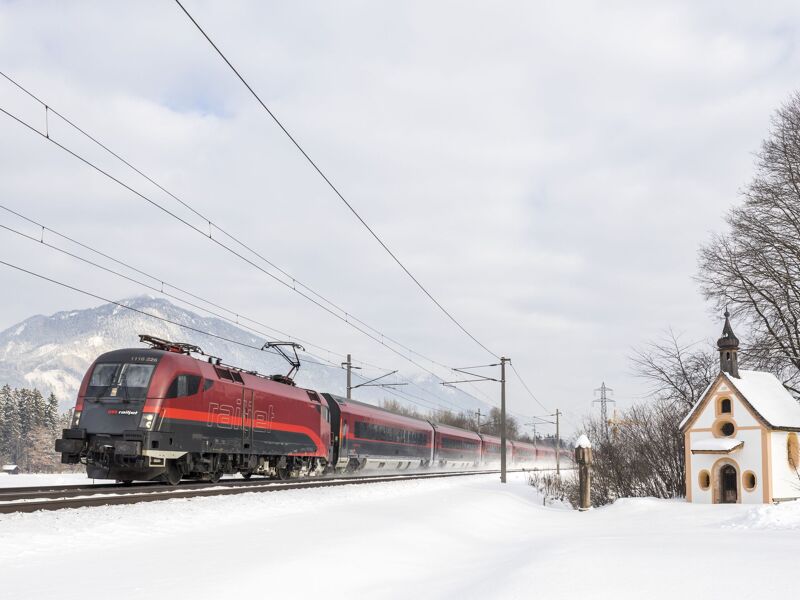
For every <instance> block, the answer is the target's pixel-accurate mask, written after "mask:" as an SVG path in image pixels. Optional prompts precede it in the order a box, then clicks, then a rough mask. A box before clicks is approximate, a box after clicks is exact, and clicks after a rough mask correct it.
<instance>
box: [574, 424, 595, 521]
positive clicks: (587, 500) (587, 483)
mask: <svg viewBox="0 0 800 600" xmlns="http://www.w3.org/2000/svg"><path fill="white" fill-rule="evenodd" d="M575 462H576V463H577V464H578V483H579V487H580V503H579V506H578V510H589V509H590V508H591V507H592V443H591V442H590V441H589V438H587V437H586V436H585V435H582V436H580V437H579V438H578V441H576V442H575Z"/></svg>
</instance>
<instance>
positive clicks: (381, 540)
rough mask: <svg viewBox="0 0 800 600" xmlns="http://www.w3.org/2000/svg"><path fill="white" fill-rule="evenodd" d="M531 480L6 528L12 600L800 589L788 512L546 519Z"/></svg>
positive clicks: (632, 507) (351, 489) (674, 510)
mask: <svg viewBox="0 0 800 600" xmlns="http://www.w3.org/2000/svg"><path fill="white" fill-rule="evenodd" d="M526 477H527V476H526V474H524V473H512V474H509V483H508V484H507V485H505V486H503V485H501V484H500V483H499V481H498V477H497V476H496V475H476V476H470V477H457V478H450V479H433V480H418V481H407V482H394V483H384V484H369V485H354V486H344V487H338V488H327V489H306V490H292V491H284V492H276V493H252V494H243V495H238V496H221V497H216V498H200V499H193V500H170V501H167V502H156V503H151V504H137V505H131V506H110V507H101V508H85V509H78V510H64V511H56V512H47V513H33V514H18V515H2V516H0V540H2V542H1V543H0V570H2V584H1V585H2V590H3V596H4V597H8V598H26V599H38V598H59V600H69V599H72V598H75V599H80V600H86V599H87V598H95V597H113V598H114V600H124V599H127V598H131V599H133V598H135V599H137V600H140V599H141V598H154V599H161V598H164V599H168V598H192V600H205V599H214V600H218V599H219V598H229V597H237V596H240V595H245V596H246V597H269V598H292V599H293V600H294V599H305V598H313V599H317V598H320V597H324V598H326V599H333V600H335V599H338V598H348V599H353V598H370V600H378V599H382V598H398V599H399V598H402V599H404V600H406V599H408V598H424V599H425V600H428V599H438V598H458V599H459V600H468V599H472V598H476V599H477V598H480V599H481V600H485V599H487V598H499V599H503V600H505V599H516V598H520V599H522V598H525V599H529V598H555V599H558V598H592V599H593V600H602V599H606V598H608V599H611V598H613V599H614V600H625V599H627V598H631V599H633V598H636V599H640V598H647V599H648V600H661V599H664V600H667V599H669V600H674V599H675V598H682V597H687V596H688V597H693V598H694V597H704V598H723V597H737V598H764V597H770V596H772V595H773V594H775V595H777V594H782V595H785V591H786V590H790V589H794V587H795V579H796V575H795V574H796V555H797V550H798V547H800V542H799V541H798V537H797V532H796V531H794V529H795V527H796V525H795V524H796V523H797V522H800V517H797V519H795V517H794V516H792V517H791V520H789V515H790V513H791V514H794V512H793V511H794V510H796V509H795V508H793V507H790V505H789V504H786V505H781V506H777V507H773V506H768V507H761V509H762V510H763V511H764V513H763V515H762V516H761V517H759V519H760V520H759V519H755V520H754V517H753V516H752V515H751V514H750V511H752V510H753V508H752V507H747V506H743V505H724V506H722V505H718V506H712V505H694V504H689V503H686V502H683V501H677V500H676V501H664V500H656V499H653V498H643V499H635V500H621V501H618V502H617V503H615V504H614V505H612V506H610V507H606V508H601V509H599V510H594V511H589V512H586V513H579V512H577V511H572V510H564V509H559V508H549V507H543V506H542V502H541V497H540V496H538V495H537V493H536V491H535V490H534V489H533V488H532V487H531V486H529V485H527V484H526V483H525V480H526ZM793 506H796V507H800V503H798V504H796V505H793ZM774 511H777V512H774ZM784 512H785V513H786V515H784V516H780V515H781V514H783V513H784ZM780 519H785V521H783V522H784V524H785V525H784V526H778V525H777V523H779V522H780ZM748 520H749V521H748ZM742 522H744V523H748V522H750V524H751V526H750V527H742V526H740V525H741V523H742ZM766 523H772V525H770V527H769V531H764V530H763V529H766V528H767V527H763V526H762V525H764V524H766ZM576 565H581V571H580V575H579V576H576V575H577V574H578V571H576ZM151 567H152V568H151ZM721 573H733V574H737V573H739V574H741V573H747V574H748V576H747V577H736V576H734V577H722V576H720V574H721Z"/></svg>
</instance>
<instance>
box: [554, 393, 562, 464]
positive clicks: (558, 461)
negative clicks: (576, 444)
mask: <svg viewBox="0 0 800 600" xmlns="http://www.w3.org/2000/svg"><path fill="white" fill-rule="evenodd" d="M555 416H556V475H557V476H559V477H560V476H561V426H560V422H561V421H560V416H561V411H560V410H558V409H556V415H555Z"/></svg>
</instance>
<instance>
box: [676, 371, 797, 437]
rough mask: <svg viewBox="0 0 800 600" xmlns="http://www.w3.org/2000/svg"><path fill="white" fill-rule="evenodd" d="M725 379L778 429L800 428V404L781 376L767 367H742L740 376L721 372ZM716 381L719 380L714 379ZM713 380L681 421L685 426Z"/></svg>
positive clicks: (704, 397) (763, 417)
mask: <svg viewBox="0 0 800 600" xmlns="http://www.w3.org/2000/svg"><path fill="white" fill-rule="evenodd" d="M719 377H724V378H725V381H726V382H727V383H728V384H729V385H730V386H731V387H732V388H734V389H735V390H736V391H737V392H739V394H740V395H741V396H742V397H743V398H744V400H745V401H746V402H747V403H748V404H749V405H750V406H751V407H752V408H753V410H754V411H755V412H756V413H758V415H759V416H760V417H761V418H762V419H763V420H764V421H765V422H766V423H767V425H769V426H770V427H773V428H775V429H800V404H798V402H797V400H795V399H794V397H793V396H792V395H791V394H790V393H789V392H788V391H787V390H786V388H785V387H783V384H782V383H781V382H780V380H779V379H778V378H777V377H775V375H773V374H772V373H767V372H764V371H745V370H742V371H739V377H731V376H730V375H728V374H727V373H720V374H719ZM715 382H716V381H715ZM712 387H714V386H713V384H712V385H710V386H708V388H706V390H705V391H704V392H703V394H702V396H700V399H699V400H698V401H697V402H696V403H695V405H694V406H693V407H692V410H690V411H689V414H687V415H686V417H684V419H683V421H681V424H680V426H679V427H680V428H681V429H683V428H684V427H685V426H686V425H687V424H688V423H689V422H690V421H691V420H692V417H693V416H694V415H695V414H696V413H697V412H698V410H699V409H700V407H701V406H703V404H704V401H705V399H706V396H707V395H708V393H709V391H710V390H711V388H712Z"/></svg>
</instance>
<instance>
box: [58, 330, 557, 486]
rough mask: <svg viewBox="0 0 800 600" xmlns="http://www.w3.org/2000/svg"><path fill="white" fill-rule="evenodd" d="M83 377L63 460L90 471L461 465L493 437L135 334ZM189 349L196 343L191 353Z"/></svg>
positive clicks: (277, 472) (496, 458)
mask: <svg viewBox="0 0 800 600" xmlns="http://www.w3.org/2000/svg"><path fill="white" fill-rule="evenodd" d="M140 338H141V339H142V341H144V342H146V343H149V344H150V346H151V347H150V348H148V349H144V348H142V349H139V348H131V349H124V350H115V351H112V352H107V353H105V354H102V355H101V356H99V357H98V358H97V360H95V361H94V363H93V364H92V366H91V367H90V368H89V371H88V372H87V373H86V375H85V376H84V378H83V382H82V383H81V387H80V390H79V392H78V399H77V402H76V404H75V412H74V416H73V418H72V423H71V426H70V428H69V429H65V430H64V431H63V435H62V438H61V439H59V440H56V452H60V453H61V461H62V462H63V463H67V464H77V463H83V464H85V465H86V472H87V475H88V476H89V477H91V478H94V479H115V480H117V481H121V482H125V483H128V482H131V481H133V480H146V481H150V480H160V481H165V482H167V483H170V484H172V485H175V484H177V483H178V482H179V481H180V480H181V479H184V478H187V479H201V480H207V481H212V482H215V481H217V480H219V478H220V477H221V476H222V475H223V474H234V473H240V474H241V475H242V476H243V477H245V478H250V477H251V476H252V475H261V476H267V477H274V478H280V479H287V478H289V477H301V476H304V475H320V474H323V473H326V472H332V471H336V472H342V471H347V472H355V471H360V470H364V469H384V470H405V469H412V468H430V469H443V468H454V467H457V468H472V467H478V466H490V467H491V466H495V465H497V464H499V462H500V439H499V438H496V437H493V436H488V435H479V434H477V433H474V432H472V431H467V430H464V429H459V428H456V427H449V426H445V425H439V424H436V423H432V422H430V421H426V420H424V419H418V418H412V417H408V416H403V415H398V414H395V413H392V412H390V411H388V410H384V409H382V408H378V407H376V406H372V405H369V404H364V403H362V402H357V401H355V400H349V399H346V398H342V397H340V396H336V395H334V394H327V393H318V392H316V391H314V390H307V389H303V388H299V387H296V386H295V385H294V383H293V382H292V380H291V379H289V378H287V377H286V376H282V375H274V376H271V377H266V376H263V375H259V374H257V373H255V372H250V371H244V370H241V369H237V368H235V367H230V366H226V365H224V364H222V362H221V361H220V360H219V359H217V358H214V357H206V356H205V355H202V353H201V351H200V349H199V348H197V347H195V346H190V345H187V344H181V343H173V342H169V341H166V340H161V339H158V338H154V337H151V336H140ZM193 354H201V356H203V358H196V357H195V356H193ZM507 456H508V460H509V465H510V466H515V467H550V466H552V465H554V464H555V453H554V450H553V449H551V448H537V447H535V446H534V445H532V444H527V443H523V442H515V441H508V442H507Z"/></svg>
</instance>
